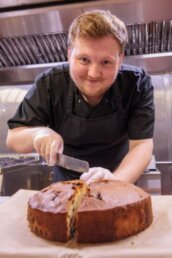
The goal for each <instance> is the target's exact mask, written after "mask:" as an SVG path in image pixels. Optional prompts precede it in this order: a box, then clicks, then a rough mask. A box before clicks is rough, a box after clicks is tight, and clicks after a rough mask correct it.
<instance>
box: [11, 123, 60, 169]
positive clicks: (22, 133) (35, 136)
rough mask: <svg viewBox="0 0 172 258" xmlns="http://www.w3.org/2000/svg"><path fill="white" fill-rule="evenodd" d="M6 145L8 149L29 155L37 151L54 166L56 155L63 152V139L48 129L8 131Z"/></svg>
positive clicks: (16, 129) (30, 128)
mask: <svg viewBox="0 0 172 258" xmlns="http://www.w3.org/2000/svg"><path fill="white" fill-rule="evenodd" d="M6 144H7V146H8V148H10V149H12V150H14V151H16V152H19V153H28V152H32V151H36V152H37V153H38V154H40V155H41V156H42V157H44V158H45V160H46V161H47V163H48V164H51V165H53V163H54V162H55V160H56V153H57V152H59V153H62V152H63V139H62V137H61V136H60V135H59V134H58V133H56V132H55V131H53V130H52V129H50V128H48V127H18V128H15V129H10V130H8V135H7V140H6Z"/></svg>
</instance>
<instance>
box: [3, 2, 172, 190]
mask: <svg viewBox="0 0 172 258" xmlns="http://www.w3.org/2000/svg"><path fill="white" fill-rule="evenodd" d="M90 9H104V10H110V11H111V12H112V13H114V14H116V15H117V16H119V17H120V18H121V19H122V20H123V21H124V22H125V23H126V25H127V29H128V34H129V42H128V45H127V47H126V51H125V62H126V63H130V64H134V65H137V66H141V67H143V68H144V69H145V70H146V71H147V72H148V73H149V74H150V75H151V77H152V81H153V85H154V89H155V107H156V121H155V133H154V156H153V159H152V162H151V164H150V166H149V167H148V169H147V171H145V173H144V174H143V176H142V177H141V179H140V180H139V182H138V185H140V186H142V187H144V188H145V189H146V190H148V191H149V192H151V193H153V194H172V12H171V10H172V1H170V0H163V1H162V0H114V1H113V0H111V1H108V0H106V1H73V3H72V4H71V2H70V1H55V0H49V1H46V0H25V1H24V0H20V1H19V0H16V1H15V0H13V1H12V0H8V1H7V0H5V1H0V192H1V194H2V195H11V194H13V193H14V192H15V191H17V190H18V189H20V188H27V189H41V188H42V187H44V186H45V185H47V184H49V183H50V177H51V169H50V168H46V167H45V166H44V165H42V166H40V165H37V164H36V163H37V160H38V157H37V156H35V155H31V154H29V155H23V156H22V157H21V156H20V157H19V156H18V157H17V158H16V157H15V160H14V155H13V153H11V152H10V150H8V149H7V148H6V146H5V139H6V134H7V124H6V122H7V120H8V118H9V117H10V116H11V115H12V114H13V113H14V112H15V110H16V108H17V106H18V104H19V103H20V102H21V100H22V99H23V97H24V95H25V94H26V92H27V91H28V89H29V88H30V87H31V86H32V84H33V81H34V78H35V76H37V75H38V74H39V73H40V72H43V71H44V70H46V69H48V68H50V67H52V66H54V65H56V63H58V62H65V61H67V55H66V49H67V32H68V28H69V25H70V23H71V22H72V20H73V19H74V18H75V17H76V16H77V15H79V14H80V13H82V12H84V11H86V10H90ZM30 163H32V164H33V166H29V164H30Z"/></svg>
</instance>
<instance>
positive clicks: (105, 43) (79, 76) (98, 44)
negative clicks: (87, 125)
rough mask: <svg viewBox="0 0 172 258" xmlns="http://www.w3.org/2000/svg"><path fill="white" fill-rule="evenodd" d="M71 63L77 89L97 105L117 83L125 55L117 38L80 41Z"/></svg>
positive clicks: (73, 50)
mask: <svg viewBox="0 0 172 258" xmlns="http://www.w3.org/2000/svg"><path fill="white" fill-rule="evenodd" d="M68 59H69V63H70V74H71V77H72V79H73V81H74V82H75V84H76V87H77V88H78V89H79V91H80V92H81V94H82V96H83V97H84V99H85V100H86V101H87V102H88V103H89V104H90V105H96V104H98V103H99V102H100V101H101V99H102V97H103V96H104V94H105V92H106V91H107V90H108V89H109V88H110V86H111V85H112V83H113V82H114V80H115V79H116V76H117V73H118V69H119V67H120V65H121V62H122V59H123V54H122V53H121V49H120V46H119V43H118V42H117V41H116V40H115V38H114V37H113V36H104V37H99V38H96V39H93V38H87V39H85V38H76V39H75V41H74V43H73V45H72V48H70V49H69V50H68Z"/></svg>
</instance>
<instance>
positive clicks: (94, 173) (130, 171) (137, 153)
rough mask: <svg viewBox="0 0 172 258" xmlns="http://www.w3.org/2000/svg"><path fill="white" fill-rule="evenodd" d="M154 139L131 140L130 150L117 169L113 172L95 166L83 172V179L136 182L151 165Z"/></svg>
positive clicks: (89, 180) (90, 180)
mask: <svg viewBox="0 0 172 258" xmlns="http://www.w3.org/2000/svg"><path fill="white" fill-rule="evenodd" d="M152 150H153V140H152V139H145V140H130V141H129V151H128V153H127V155H126V156H125V157H124V158H123V160H122V161H121V163H120V165H119V166H118V167H117V169H116V170H115V171H114V172H113V173H111V172H110V171H109V170H107V169H104V168H101V167H93V168H91V169H90V170H89V172H87V173H84V174H82V176H81V179H82V180H84V181H86V182H87V183H88V184H89V183H91V182H92V181H94V180H101V179H110V180H121V181H128V182H130V183H135V182H136V181H137V179H138V178H139V177H140V176H141V174H142V173H143V171H144V170H145V169H146V167H147V166H148V165H149V162H150V161H151V157H152Z"/></svg>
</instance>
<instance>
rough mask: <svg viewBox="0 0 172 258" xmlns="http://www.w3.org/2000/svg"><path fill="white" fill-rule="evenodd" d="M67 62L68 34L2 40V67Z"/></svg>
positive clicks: (0, 45)
mask: <svg viewBox="0 0 172 258" xmlns="http://www.w3.org/2000/svg"><path fill="white" fill-rule="evenodd" d="M66 60H67V34H65V33H57V34H48V35H42V34H41V35H29V36H19V37H13V38H2V39H0V67H11V66H19V65H31V64H42V63H52V62H63V61H66Z"/></svg>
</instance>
